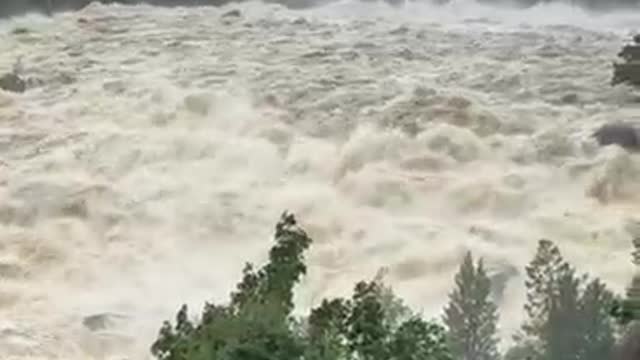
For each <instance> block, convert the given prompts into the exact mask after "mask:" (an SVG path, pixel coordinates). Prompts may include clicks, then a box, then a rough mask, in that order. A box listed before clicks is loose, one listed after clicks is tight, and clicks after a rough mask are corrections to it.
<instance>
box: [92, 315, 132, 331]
mask: <svg viewBox="0 0 640 360" xmlns="http://www.w3.org/2000/svg"><path fill="white" fill-rule="evenodd" d="M124 319H126V316H124V315H119V314H111V313H102V314H94V315H89V316H86V317H85V318H84V319H83V320H82V324H83V325H84V326H85V327H86V328H87V329H89V330H91V331H99V330H106V329H108V328H110V327H113V326H115V325H116V323H117V322H118V321H122V320H124Z"/></svg>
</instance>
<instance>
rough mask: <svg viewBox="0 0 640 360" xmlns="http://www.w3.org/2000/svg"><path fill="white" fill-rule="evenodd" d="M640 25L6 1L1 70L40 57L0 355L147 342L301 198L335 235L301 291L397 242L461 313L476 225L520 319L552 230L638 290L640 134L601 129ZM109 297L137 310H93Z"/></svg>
mask: <svg viewBox="0 0 640 360" xmlns="http://www.w3.org/2000/svg"><path fill="white" fill-rule="evenodd" d="M230 9H240V10H241V11H242V14H243V16H242V17H241V18H234V17H222V16H221V15H222V14H224V13H225V12H227V11H228V10H230ZM17 27H24V28H27V29H29V32H27V33H26V34H12V30H13V29H15V28H17ZM638 29H640V15H639V14H638V13H631V12H620V13H608V14H606V15H604V14H600V15H598V14H590V13H587V12H584V11H580V10H576V9H575V8H571V7H569V6H566V5H549V6H541V7H535V8H532V9H528V10H526V11H523V10H518V11H516V10H509V9H496V8H490V7H485V6H481V5H477V4H475V3H471V2H468V1H465V2H462V1H457V2H453V3H451V4H448V5H446V6H443V7H435V6H430V5H425V4H410V5H407V6H406V7H403V8H391V7H389V6H388V5H385V4H366V3H358V2H351V1H342V2H337V3H332V4H329V5H326V6H323V7H320V8H315V9H309V10H299V11H293V10H286V9H284V8H283V7H281V6H277V5H265V4H260V3H245V4H240V5H233V6H227V7H222V8H212V7H211V8H209V7H205V8H177V9H167V8H155V7H151V6H144V5H140V6H118V5H114V6H104V5H96V4H94V5H91V6H89V7H87V8H85V9H83V10H82V11H80V12H77V13H71V12H69V13H61V14H57V15H56V16H55V17H53V18H44V17H40V16H37V15H27V16H24V17H19V18H13V19H9V20H4V21H2V22H0V53H2V54H3V56H2V57H0V72H4V71H9V70H10V69H11V67H12V66H13V64H14V62H15V60H16V59H18V58H20V57H22V67H23V75H24V76H26V77H28V78H31V79H36V80H37V81H36V85H34V88H32V89H31V90H29V91H28V92H26V93H24V94H21V95H16V94H11V93H6V92H1V91H0V149H1V151H0V238H1V239H2V240H1V241H0V357H1V358H3V359H54V358H64V359H93V358H94V359H110V358H117V357H115V356H121V357H120V358H122V357H123V356H127V358H129V359H145V358H147V357H148V352H149V351H148V348H149V345H150V343H151V341H152V340H153V339H154V338H155V336H156V334H157V331H158V329H159V327H160V325H161V322H162V320H165V319H169V318H172V317H173V316H174V314H175V311H176V310H177V308H178V307H179V305H180V304H182V303H183V302H186V303H188V304H189V305H190V306H191V308H192V309H193V310H195V311H194V312H195V313H197V312H199V309H200V308H201V306H202V304H203V303H204V301H205V300H216V301H225V300H226V299H227V295H228V292H229V291H230V290H231V289H232V287H233V286H234V285H235V283H236V282H237V280H238V279H239V278H240V275H241V269H242V267H243V266H244V263H245V262H246V261H253V262H257V263H262V261H264V260H265V257H266V254H267V250H268V248H269V247H270V245H271V237H272V234H273V226H274V225H275V222H276V221H277V219H278V216H279V215H280V213H281V212H282V211H283V210H285V209H288V210H290V211H292V212H294V213H295V214H296V215H297V216H298V218H299V220H300V221H301V223H302V224H303V226H304V227H305V228H306V229H307V230H308V231H309V233H310V234H311V235H312V237H313V238H314V240H315V243H314V245H313V246H312V248H311V250H310V252H309V255H308V259H309V260H308V263H309V274H308V276H307V277H306V278H305V280H304V283H303V284H302V285H301V286H300V287H299V288H298V294H297V302H298V304H299V305H300V309H301V310H304V309H306V308H308V307H309V306H312V305H315V304H317V303H318V302H319V301H320V300H321V299H322V298H323V297H327V296H337V295H346V294H349V293H350V291H351V288H352V286H353V284H354V282H355V281H357V280H361V279H369V278H371V277H372V276H373V275H374V274H375V273H376V271H377V270H378V269H379V268H381V267H385V268H387V269H388V276H387V279H388V281H389V282H390V283H391V284H392V285H393V286H394V289H395V290H396V292H397V293H398V294H399V295H400V296H402V297H403V298H404V299H406V300H407V301H408V303H409V304H410V305H412V306H413V307H414V308H415V309H422V310H423V311H424V312H425V314H427V315H428V316H434V317H436V316H437V317H439V316H440V311H441V309H442V306H443V305H444V303H445V302H446V297H447V293H448V292H449V291H450V290H451V288H452V284H453V275H454V273H455V271H456V270H457V267H458V265H459V262H460V260H461V257H462V255H463V254H464V252H465V251H467V250H472V251H473V252H474V254H475V255H476V256H483V257H485V261H486V262H487V264H488V265H489V267H490V268H491V272H492V274H495V276H496V279H498V280H501V281H503V282H504V292H503V293H498V292H497V293H496V297H497V298H498V300H499V302H500V306H501V309H502V313H501V315H502V319H501V320H502V321H501V331H502V334H503V335H504V337H505V340H507V341H508V338H509V334H510V333H511V332H512V331H513V330H514V329H515V328H517V326H518V325H519V323H520V320H521V318H522V310H521V306H522V301H523V298H524V292H523V287H522V278H521V275H522V272H523V271H522V269H523V266H524V265H525V264H526V263H527V262H528V261H529V260H530V258H531V257H532V256H533V252H534V249H535V246H536V242H537V240H538V239H539V238H541V237H546V238H549V239H551V240H553V241H555V242H556V243H558V244H559V245H560V248H561V250H562V251H563V253H564V255H565V257H566V258H568V259H569V260H571V261H572V262H573V264H574V265H576V266H577V267H578V269H579V270H581V271H586V272H590V273H591V274H592V275H595V276H599V277H601V278H602V279H603V280H604V281H606V282H607V283H608V284H609V285H610V286H611V287H612V288H613V289H615V290H617V291H622V290H623V288H624V286H625V285H626V283H627V281H628V280H629V278H630V276H631V274H632V270H633V269H632V265H631V263H630V259H629V249H630V247H631V244H630V238H631V235H632V234H634V233H637V232H638V231H639V230H640V226H639V225H638V224H640V205H639V204H640V195H639V194H640V182H638V178H639V177H638V176H639V175H640V157H639V156H640V155H637V154H635V155H634V154H629V153H627V152H625V151H623V150H622V149H620V148H617V147H607V148H599V147H598V146H597V145H596V144H595V143H594V142H593V141H592V139H590V138H589V135H590V133H591V131H592V130H593V129H595V128H596V127H598V126H599V125H600V124H602V123H604V122H606V121H614V120H625V119H628V120H632V119H636V120H640V118H639V117H640V104H639V103H638V102H637V96H638V95H637V93H636V94H634V93H633V92H632V91H631V90H630V89H626V88H624V87H616V88H612V87H610V86H609V80H610V76H611V68H610V64H611V61H612V60H613V59H614V58H615V54H616V53H617V51H618V50H619V49H620V47H621V45H622V44H623V43H624V41H626V39H627V38H628V35H629V34H630V33H632V32H633V31H637V30H638ZM498 287H499V286H498ZM100 313H114V314H120V315H122V317H121V318H119V319H120V320H119V321H118V322H117V323H116V324H114V325H113V326H112V327H111V328H109V329H108V330H105V331H101V332H91V331H90V330H89V329H87V328H86V327H85V326H83V324H82V320H83V318H84V317H85V316H89V315H93V314H100Z"/></svg>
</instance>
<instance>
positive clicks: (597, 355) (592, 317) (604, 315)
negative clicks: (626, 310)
mask: <svg viewBox="0 0 640 360" xmlns="http://www.w3.org/2000/svg"><path fill="white" fill-rule="evenodd" d="M613 301H614V296H613V294H612V293H611V292H610V291H609V290H607V288H606V287H605V285H604V284H603V283H602V282H601V281H600V280H598V279H595V280H592V281H591V282H590V283H589V284H588V285H587V287H586V288H585V289H584V292H583V294H582V297H581V299H580V304H579V306H580V322H581V324H582V339H581V340H582V345H581V347H580V349H578V358H579V359H582V360H601V359H608V358H610V357H611V355H612V353H611V351H612V349H613V348H614V346H615V343H616V339H615V336H614V334H615V328H614V324H613V322H612V321H611V318H610V317H609V314H608V309H609V308H610V307H611V305H612V304H613Z"/></svg>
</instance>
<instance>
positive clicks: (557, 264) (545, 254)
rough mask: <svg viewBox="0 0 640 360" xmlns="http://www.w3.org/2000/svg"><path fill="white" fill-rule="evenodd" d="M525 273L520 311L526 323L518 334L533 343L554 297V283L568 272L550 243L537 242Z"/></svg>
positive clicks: (567, 268) (555, 291)
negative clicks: (521, 334) (521, 309)
mask: <svg viewBox="0 0 640 360" xmlns="http://www.w3.org/2000/svg"><path fill="white" fill-rule="evenodd" d="M525 270H526V274H527V279H526V280H525V286H526V288H527V297H526V299H527V302H526V304H525V306H524V310H525V313H526V315H527V321H526V322H525V323H524V324H523V325H522V330H523V332H524V334H525V335H526V336H528V337H530V338H534V339H535V338H539V337H540V336H541V335H542V334H543V331H544V330H543V328H544V327H545V325H546V322H547V321H546V319H547V318H548V316H549V311H550V310H551V300H552V299H553V297H554V296H556V295H557V293H558V283H557V279H558V278H560V277H562V275H563V273H566V272H569V271H571V269H570V267H569V265H568V263H566V262H565V261H564V259H563V258H562V255H561V254H560V250H559V249H558V247H556V246H555V245H554V244H553V243H552V242H551V241H550V240H547V239H541V240H540V241H538V249H537V251H536V255H535V257H534V258H533V260H532V261H531V262H530V263H529V265H527V266H526V268H525Z"/></svg>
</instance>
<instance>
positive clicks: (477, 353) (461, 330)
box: [444, 252, 498, 360]
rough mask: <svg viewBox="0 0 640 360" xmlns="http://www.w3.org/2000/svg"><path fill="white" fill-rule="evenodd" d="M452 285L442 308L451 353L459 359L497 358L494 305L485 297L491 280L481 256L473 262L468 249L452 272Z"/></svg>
mask: <svg viewBox="0 0 640 360" xmlns="http://www.w3.org/2000/svg"><path fill="white" fill-rule="evenodd" d="M455 285H456V286H455V288H454V290H453V292H452V293H451V294H449V304H448V305H447V307H446V308H445V310H444V312H445V315H444V322H445V324H446V325H447V327H448V329H449V333H448V341H449V345H450V348H451V351H452V353H453V356H454V357H455V358H456V359H460V360H492V359H497V358H498V350H497V348H498V338H497V322H498V309H497V307H496V305H495V304H494V303H493V302H492V301H491V300H490V298H489V297H490V294H491V280H490V279H489V277H488V276H487V273H486V271H485V269H484V264H483V261H482V259H480V260H478V263H477V266H474V263H473V256H472V255H471V253H470V252H468V253H467V254H466V255H465V257H464V260H463V262H462V264H461V265H460V269H459V271H458V273H457V274H456V276H455Z"/></svg>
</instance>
